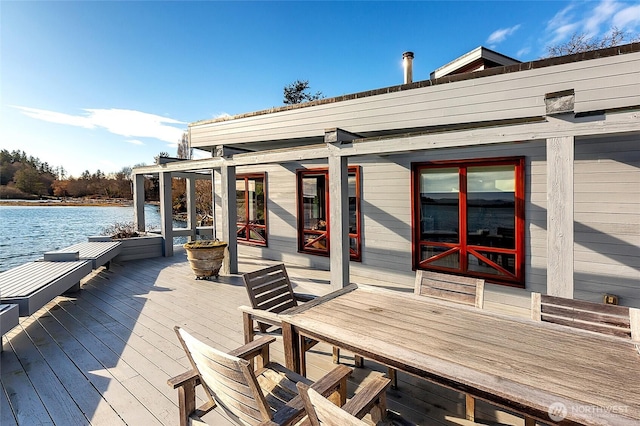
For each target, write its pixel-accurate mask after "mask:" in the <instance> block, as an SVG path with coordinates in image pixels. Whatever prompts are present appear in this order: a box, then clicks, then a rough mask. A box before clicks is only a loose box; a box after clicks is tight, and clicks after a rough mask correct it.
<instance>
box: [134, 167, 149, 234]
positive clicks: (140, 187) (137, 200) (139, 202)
mask: <svg viewBox="0 0 640 426" xmlns="http://www.w3.org/2000/svg"><path fill="white" fill-rule="evenodd" d="M133 222H134V223H135V224H136V225H135V226H136V229H137V230H138V231H144V230H145V228H146V225H145V221H144V175H134V177H133Z"/></svg>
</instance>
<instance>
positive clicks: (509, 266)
mask: <svg viewBox="0 0 640 426" xmlns="http://www.w3.org/2000/svg"><path fill="white" fill-rule="evenodd" d="M479 254H481V255H482V256H484V257H486V258H487V259H488V260H490V261H492V262H493V263H495V264H497V265H498V266H500V267H502V268H504V269H506V270H507V271H509V272H511V273H512V274H514V275H515V273H516V268H515V264H516V259H515V255H513V254H508V253H489V252H479ZM467 260H468V263H469V270H470V271H475V272H484V273H485V274H493V275H500V276H505V275H507V274H505V273H504V272H502V271H500V270H498V269H495V268H494V267H493V266H491V265H490V264H489V263H487V262H485V261H483V258H478V257H476V256H474V255H473V254H469V255H468V258H467Z"/></svg>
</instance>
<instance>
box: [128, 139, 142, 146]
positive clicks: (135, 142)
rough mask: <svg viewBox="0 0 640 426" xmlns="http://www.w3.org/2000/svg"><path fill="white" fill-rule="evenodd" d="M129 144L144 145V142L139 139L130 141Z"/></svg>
mask: <svg viewBox="0 0 640 426" xmlns="http://www.w3.org/2000/svg"><path fill="white" fill-rule="evenodd" d="M127 142H129V143H130V144H133V145H144V142H142V141H141V140H138V139H128V140H127Z"/></svg>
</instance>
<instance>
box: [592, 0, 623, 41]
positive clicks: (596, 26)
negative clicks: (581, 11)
mask: <svg viewBox="0 0 640 426" xmlns="http://www.w3.org/2000/svg"><path fill="white" fill-rule="evenodd" d="M621 6H622V5H621V4H620V3H617V2H615V1H612V0H603V1H602V2H600V4H598V5H597V6H596V7H595V8H594V9H593V10H592V11H590V14H589V15H587V16H586V18H585V19H584V25H583V27H584V32H585V33H586V34H587V36H589V37H593V36H596V35H597V34H598V33H599V32H600V26H601V25H602V24H604V23H606V22H607V21H609V20H610V19H611V17H612V16H613V15H614V14H615V13H616V11H617V10H618V9H620V7H621Z"/></svg>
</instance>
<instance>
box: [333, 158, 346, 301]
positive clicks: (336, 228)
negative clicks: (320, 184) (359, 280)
mask: <svg viewBox="0 0 640 426" xmlns="http://www.w3.org/2000/svg"><path fill="white" fill-rule="evenodd" d="M347 160H348V159H347V157H340V156H337V155H330V156H329V158H328V162H329V205H330V210H329V233H330V236H329V250H330V277H331V288H332V289H333V290H338V289H340V288H342V287H346V286H348V285H349V173H348V167H347Z"/></svg>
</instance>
